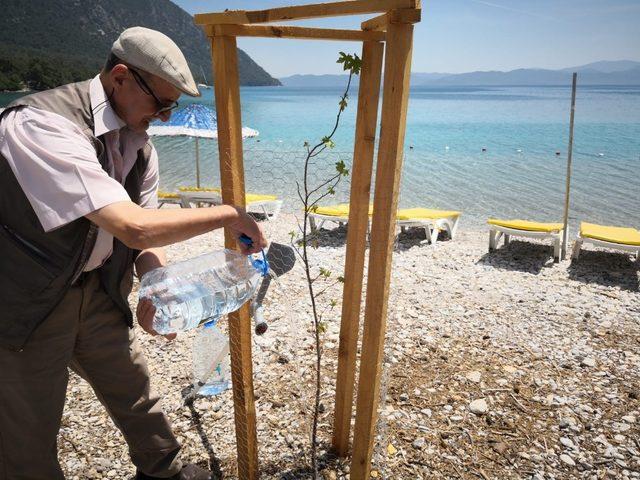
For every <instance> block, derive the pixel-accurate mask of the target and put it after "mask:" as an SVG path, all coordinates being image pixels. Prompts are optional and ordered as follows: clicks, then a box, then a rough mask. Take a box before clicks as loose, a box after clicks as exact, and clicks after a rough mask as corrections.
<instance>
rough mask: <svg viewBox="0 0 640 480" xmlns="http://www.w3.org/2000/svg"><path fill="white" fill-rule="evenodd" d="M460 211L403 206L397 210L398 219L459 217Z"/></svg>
mask: <svg viewBox="0 0 640 480" xmlns="http://www.w3.org/2000/svg"><path fill="white" fill-rule="evenodd" d="M460 214H461V212H456V211H455V210H435V209H432V208H405V209H402V210H398V216H397V219H398V220H420V219H429V220H438V219H440V218H450V217H459V216H460Z"/></svg>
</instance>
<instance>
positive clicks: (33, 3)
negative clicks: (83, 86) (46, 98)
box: [0, 0, 280, 90]
mask: <svg viewBox="0 0 640 480" xmlns="http://www.w3.org/2000/svg"><path fill="white" fill-rule="evenodd" d="M137 25H139V26H143V27H148V28H153V29H155V30H159V31H161V32H163V33H165V34H166V35H168V36H169V37H171V38H172V39H173V40H174V41H175V42H176V44H178V46H179V47H180V48H181V50H182V51H183V53H184V54H185V57H186V58H187V61H188V62H189V66H190V67H191V71H192V72H193V74H194V77H196V81H198V82H204V81H205V80H209V83H210V82H211V81H212V80H211V51H210V50H211V49H210V43H209V40H208V39H207V37H206V36H205V35H204V33H203V32H202V30H201V29H200V28H199V27H198V26H196V25H195V24H194V23H193V17H192V16H191V15H189V14H188V13H187V12H186V11H184V10H183V9H181V8H180V7H178V6H177V5H176V4H174V3H172V2H171V1H169V0H27V1H24V0H2V15H1V16H0V89H7V90H15V89H19V88H24V87H27V88H33V89H43V88H50V87H53V86H56V85H60V84H63V83H68V82H71V81H77V80H82V79H86V78H90V77H92V76H93V75H95V74H96V73H97V71H98V70H99V69H100V68H101V67H102V65H103V64H104V61H105V60H106V57H107V55H108V53H109V50H110V48H111V44H112V43H113V41H114V40H115V39H116V38H117V37H118V35H119V34H120V32H122V31H123V30H124V29H125V28H128V27H132V26H137ZM238 70H239V74H240V83H241V84H242V85H279V84H280V82H279V81H278V80H276V79H275V78H273V77H271V75H269V74H268V73H267V72H266V71H265V70H264V69H262V68H261V67H260V66H259V65H258V64H257V63H255V62H254V61H253V60H252V59H251V58H250V57H249V56H248V55H247V54H246V53H245V52H244V51H242V50H240V49H238ZM205 72H206V73H205ZM205 75H206V77H205Z"/></svg>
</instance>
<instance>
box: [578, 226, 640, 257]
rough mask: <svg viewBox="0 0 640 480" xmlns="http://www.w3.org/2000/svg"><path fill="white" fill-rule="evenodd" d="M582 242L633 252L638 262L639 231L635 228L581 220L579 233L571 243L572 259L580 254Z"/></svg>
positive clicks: (639, 252) (639, 248)
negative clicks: (609, 225)
mask: <svg viewBox="0 0 640 480" xmlns="http://www.w3.org/2000/svg"><path fill="white" fill-rule="evenodd" d="M583 243H590V244H591V245H594V246H596V247H606V248H612V249H614V250H621V251H623V252H628V253H633V254H635V256H636V260H637V261H639V262H640V231H638V230H636V229H635V228H623V227H608V226H605V225H596V224H594V223H587V222H582V223H581V224H580V233H579V234H578V237H577V238H576V241H575V242H574V244H573V252H572V257H573V259H574V260H577V259H578V257H579V256H580V249H581V248H582V244H583Z"/></svg>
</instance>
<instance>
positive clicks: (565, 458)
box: [560, 453, 576, 467]
mask: <svg viewBox="0 0 640 480" xmlns="http://www.w3.org/2000/svg"><path fill="white" fill-rule="evenodd" d="M560 461H561V462H562V463H564V464H565V465H569V466H570V467H575V466H576V462H574V461H573V458H571V457H570V456H569V455H567V454H566V453H563V454H562V455H560Z"/></svg>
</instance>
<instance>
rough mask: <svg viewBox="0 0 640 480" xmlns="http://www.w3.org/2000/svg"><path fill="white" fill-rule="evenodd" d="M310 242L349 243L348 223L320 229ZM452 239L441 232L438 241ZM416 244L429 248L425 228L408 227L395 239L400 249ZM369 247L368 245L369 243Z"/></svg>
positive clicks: (321, 245)
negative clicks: (329, 228)
mask: <svg viewBox="0 0 640 480" xmlns="http://www.w3.org/2000/svg"><path fill="white" fill-rule="evenodd" d="M310 238H311V240H310V242H315V243H312V244H313V245H317V246H318V247H332V248H338V247H343V246H344V245H345V244H346V243H347V225H346V224H345V225H342V226H339V227H336V228H333V229H331V230H327V229H324V228H322V229H320V230H318V231H317V232H316V234H315V235H312V236H310ZM443 240H450V238H449V237H448V236H447V235H446V233H444V232H440V235H439V236H438V242H441V241H443ZM416 246H423V247H427V248H429V247H430V245H429V244H428V242H427V236H426V233H425V231H424V228H406V229H405V230H404V231H403V232H400V233H398V235H396V239H395V246H394V248H395V249H396V250H398V251H404V250H409V249H411V248H413V247H416ZM367 247H368V245H367Z"/></svg>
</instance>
